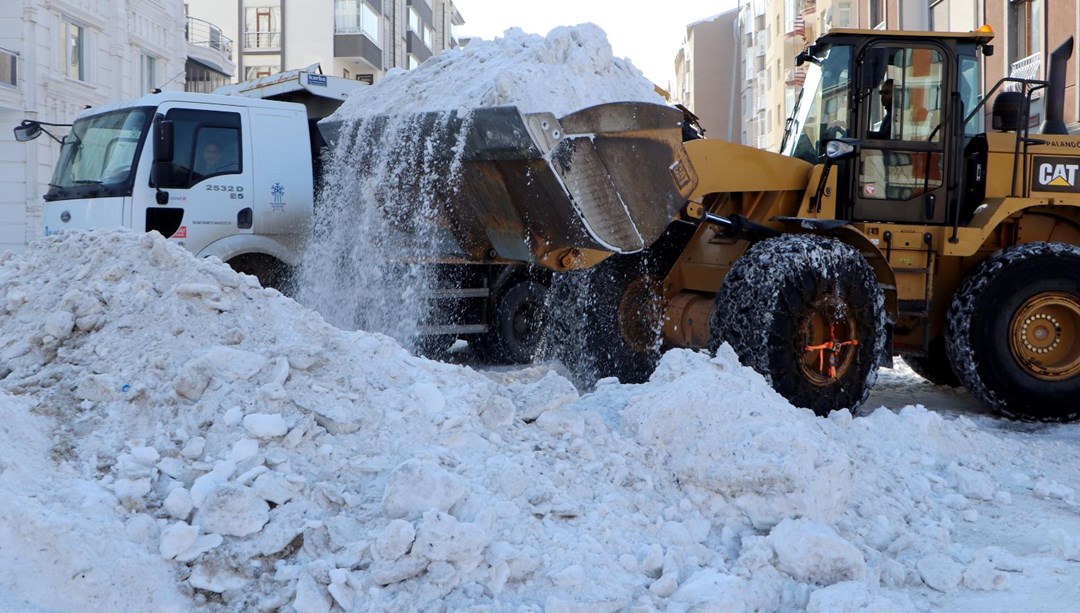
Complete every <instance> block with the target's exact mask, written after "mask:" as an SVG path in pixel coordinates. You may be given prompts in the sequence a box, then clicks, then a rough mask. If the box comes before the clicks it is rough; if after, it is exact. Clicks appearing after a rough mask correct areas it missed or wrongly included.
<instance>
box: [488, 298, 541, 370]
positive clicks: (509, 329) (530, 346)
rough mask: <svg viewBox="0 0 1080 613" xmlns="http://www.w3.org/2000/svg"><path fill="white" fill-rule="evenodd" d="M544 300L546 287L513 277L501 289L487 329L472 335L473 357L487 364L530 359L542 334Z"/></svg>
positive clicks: (522, 361)
mask: <svg viewBox="0 0 1080 613" xmlns="http://www.w3.org/2000/svg"><path fill="white" fill-rule="evenodd" d="M546 299H547V287H545V286H544V285H543V284H542V283H540V282H538V281H534V280H532V279H517V280H516V281H511V282H510V283H509V284H507V285H505V286H504V287H503V288H501V289H500V290H499V294H498V296H496V298H495V301H494V309H493V317H492V320H491V325H490V327H489V329H488V332H487V333H486V334H484V335H483V336H480V337H478V338H476V342H475V347H474V351H476V353H477V357H479V358H480V359H481V360H482V361H484V362H488V363H499V364H502V363H508V364H526V363H528V362H531V361H532V360H533V358H534V357H535V355H536V353H537V350H538V349H539V347H540V341H541V339H542V338H543V336H544V328H545V324H546V322H547V309H546V306H545V301H546Z"/></svg>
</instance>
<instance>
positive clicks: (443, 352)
mask: <svg viewBox="0 0 1080 613" xmlns="http://www.w3.org/2000/svg"><path fill="white" fill-rule="evenodd" d="M456 341H457V336H454V335H453V334H427V335H424V336H417V337H416V338H415V339H413V342H412V346H413V352H414V353H416V355H419V356H422V357H425V358H427V359H429V360H440V361H443V360H446V359H447V358H448V357H449V356H450V348H451V347H453V346H454V343H455V342H456Z"/></svg>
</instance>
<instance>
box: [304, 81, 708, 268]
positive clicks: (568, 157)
mask: <svg viewBox="0 0 1080 613" xmlns="http://www.w3.org/2000/svg"><path fill="white" fill-rule="evenodd" d="M402 121H403V120H402V118H401V117H394V116H389V117H386V116H382V117H379V116H377V117H374V118H370V119H367V120H365V121H363V122H360V123H352V124H348V123H345V122H343V121H341V120H339V119H336V118H335V117H331V118H329V119H327V120H323V121H322V122H320V124H319V127H320V130H322V132H323V134H324V136H326V138H327V140H328V141H330V142H331V143H334V142H337V141H339V139H341V138H342V137H343V135H342V131H343V130H346V131H349V130H351V131H354V138H364V139H369V140H375V141H380V142H383V143H384V144H383V145H382V147H394V146H395V142H396V140H395V139H400V138H401V137H400V132H401V130H402V127H401V126H402V125H403V124H402ZM682 121H683V113H682V111H680V110H678V109H675V108H671V107H667V106H664V105H659V104H651V103H644V102H616V103H609V104H602V105H598V106H594V107H589V108H586V109H582V110H580V111H577V112H575V113H572V114H570V115H567V116H565V117H562V118H556V117H555V116H554V115H552V114H550V113H522V112H521V111H520V110H519V109H518V107H515V106H501V107H485V108H478V109H473V110H471V111H468V112H463V113H459V112H444V113H423V114H418V115H413V116H409V117H408V118H407V120H406V121H405V123H406V124H407V125H408V126H409V127H408V133H409V139H410V140H413V139H416V140H417V141H419V142H421V143H423V146H422V147H416V146H410V147H403V151H404V153H403V155H402V157H401V158H399V159H396V160H395V162H394V163H396V164H411V165H412V166H411V167H412V168H414V169H416V170H415V171H414V172H411V173H408V178H405V179H402V180H401V183H402V184H401V185H399V186H396V188H397V189H399V190H403V191H404V192H405V193H409V194H411V196H410V200H411V201H412V202H420V201H422V200H423V201H431V202H434V204H435V207H436V208H437V213H436V215H435V216H434V218H435V222H436V223H437V224H439V225H440V226H443V227H445V228H446V229H448V230H449V231H450V233H451V234H452V235H453V237H454V239H455V240H456V242H457V243H458V246H459V247H460V250H461V252H463V253H464V254H466V255H468V256H469V257H473V258H480V259H483V258H487V257H489V256H490V255H491V252H492V250H494V252H495V253H496V254H497V255H498V256H500V257H502V258H506V259H511V260H520V261H532V262H540V263H542V264H548V265H550V264H551V262H550V260H551V258H549V257H547V256H550V255H551V254H553V253H558V252H564V251H566V250H569V249H593V250H599V251H606V252H613V253H633V252H636V251H640V250H642V249H644V248H646V247H648V246H649V245H651V244H652V243H653V242H654V241H655V240H656V239H658V238H659V237H660V235H661V234H662V233H663V232H664V230H665V229H666V228H667V226H668V225H669V224H670V223H671V221H672V220H673V219H674V218H675V217H676V216H677V215H678V212H679V211H680V210H681V209H682V207H683V205H685V203H686V199H687V197H688V196H689V195H690V193H691V192H692V191H693V189H694V188H695V187H696V185H697V175H696V174H695V172H694V169H693V167H692V166H691V164H690V162H689V160H688V159H687V157H686V153H685V151H684V150H683V147H682V128H681V125H682ZM414 144H415V143H414ZM369 149H370V150H371V152H372V155H374V153H375V152H376V151H377V149H376V148H374V147H369ZM406 150H407V151H406ZM409 151H411V153H410V152H409ZM410 156H412V157H415V158H417V159H408V157H410ZM371 163H372V162H371V160H363V159H358V160H357V164H358V171H361V172H363V169H364V167H365V166H366V165H369V164H371ZM432 174H434V175H435V176H434V177H432V176H431V175H432ZM397 176H399V177H401V176H402V173H397ZM433 178H434V180H433ZM424 190H427V192H426V194H424V198H420V196H421V195H422V194H421V193H422V192H424ZM433 190H434V197H432V191H433ZM397 217H399V218H405V219H407V218H408V217H409V215H408V213H407V212H399V215H398V216H397ZM401 225H403V226H406V227H405V229H406V230H408V227H407V226H408V223H404V224H401Z"/></svg>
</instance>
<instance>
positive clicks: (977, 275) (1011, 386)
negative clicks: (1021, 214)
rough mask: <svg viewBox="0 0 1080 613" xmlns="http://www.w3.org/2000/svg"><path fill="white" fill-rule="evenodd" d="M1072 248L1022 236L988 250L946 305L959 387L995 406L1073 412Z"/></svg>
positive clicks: (1079, 366) (1013, 413)
mask: <svg viewBox="0 0 1080 613" xmlns="http://www.w3.org/2000/svg"><path fill="white" fill-rule="evenodd" d="M1078 335H1080V248H1077V247H1074V246H1072V245H1066V244H1062V243H1041V242H1040V243H1026V244H1023V245H1016V246H1013V247H1009V248H1007V249H1004V250H1002V251H999V252H998V253H996V254H994V255H992V256H990V257H989V258H987V259H986V260H984V261H983V262H982V263H980V264H979V265H978V266H977V267H976V268H975V270H973V271H972V272H971V274H970V275H968V277H967V278H966V279H965V280H964V282H963V283H961V284H960V288H959V289H958V290H957V291H956V293H955V294H954V295H953V300H952V303H951V304H950V305H949V313H948V320H947V321H946V341H947V344H946V347H947V349H948V355H949V360H950V361H951V362H952V364H953V369H954V370H955V371H956V374H957V377H958V378H959V379H960V381H961V382H962V383H963V384H964V387H966V388H967V389H968V391H969V392H971V394H972V395H973V396H975V397H976V398H978V399H979V400H980V401H982V402H983V403H984V404H985V405H986V406H988V407H989V408H991V409H993V410H994V411H996V412H997V413H999V414H1001V415H1003V416H1005V417H1009V418H1013V419H1024V420H1032V421H1056V422H1061V421H1072V420H1075V419H1076V418H1077V417H1078V416H1080V403H1078V402H1077V398H1080V339H1078Z"/></svg>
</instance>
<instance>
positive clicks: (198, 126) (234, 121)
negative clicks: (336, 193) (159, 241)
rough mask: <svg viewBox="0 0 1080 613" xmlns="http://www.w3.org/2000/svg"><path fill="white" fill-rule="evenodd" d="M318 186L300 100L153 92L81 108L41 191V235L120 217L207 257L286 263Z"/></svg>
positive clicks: (296, 248) (298, 244)
mask: <svg viewBox="0 0 1080 613" xmlns="http://www.w3.org/2000/svg"><path fill="white" fill-rule="evenodd" d="M281 152H290V154H289V155H282V154H281ZM313 191H314V190H313V176H312V152H311V147H310V138H309V134H308V122H307V113H306V110H305V108H304V106H302V105H300V104H295V103H288V102H277V101H266V100H259V99H250V98H243V97H234V96H220V95H207V94H188V93H159V94H150V95H147V96H143V97H141V98H138V99H135V100H131V101H127V102H123V103H119V104H113V105H108V106H104V107H99V108H95V109H88V110H86V111H84V112H83V113H81V114H80V115H79V116H78V117H77V118H76V120H75V122H74V123H73V125H72V127H71V131H70V132H69V134H68V135H67V136H66V137H65V138H64V140H63V144H62V147H61V152H60V159H59V161H58V163H57V165H56V168H55V170H54V173H53V178H52V181H51V183H50V187H49V191H48V193H46V194H45V201H46V203H45V212H44V225H45V233H46V234H52V233H55V232H61V231H64V230H69V229H93V228H98V227H118V226H123V227H128V228H133V229H138V230H144V231H147V232H149V231H157V232H159V233H161V234H162V235H163V236H165V237H167V238H169V239H171V240H175V241H177V242H178V243H179V244H181V245H183V246H184V247H186V248H187V249H189V250H190V251H192V252H194V253H195V254H196V255H198V256H200V257H202V256H211V255H213V256H217V257H219V258H221V259H222V260H223V261H226V262H228V261H230V260H233V259H235V258H237V257H240V256H244V255H261V256H264V257H266V258H269V259H273V260H275V261H277V262H280V263H282V264H285V265H290V266H291V265H294V264H296V263H297V260H298V258H299V256H300V253H301V250H302V244H303V241H304V238H305V237H306V236H307V233H308V224H309V223H310V218H311V211H312V207H313ZM248 272H253V271H248Z"/></svg>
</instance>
